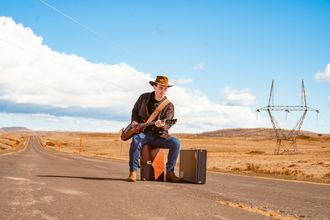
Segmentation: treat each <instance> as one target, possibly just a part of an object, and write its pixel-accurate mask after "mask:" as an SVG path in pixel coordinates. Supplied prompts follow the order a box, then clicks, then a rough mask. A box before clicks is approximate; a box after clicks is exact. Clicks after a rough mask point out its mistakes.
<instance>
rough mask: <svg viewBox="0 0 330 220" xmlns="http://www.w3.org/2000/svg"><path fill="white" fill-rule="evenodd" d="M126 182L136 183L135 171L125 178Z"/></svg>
mask: <svg viewBox="0 0 330 220" xmlns="http://www.w3.org/2000/svg"><path fill="white" fill-rule="evenodd" d="M127 181H128V182H136V172H135V171H130V172H129V176H128V178H127Z"/></svg>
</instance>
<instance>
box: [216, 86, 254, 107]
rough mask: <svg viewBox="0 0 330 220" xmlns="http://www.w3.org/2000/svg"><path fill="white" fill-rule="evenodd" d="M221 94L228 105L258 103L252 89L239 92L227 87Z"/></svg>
mask: <svg viewBox="0 0 330 220" xmlns="http://www.w3.org/2000/svg"><path fill="white" fill-rule="evenodd" d="M221 92H222V94H223V97H224V101H225V103H226V104H227V105H238V106H241V105H251V104H253V103H254V102H255V101H256V97H255V96H254V95H252V94H251V92H250V89H241V90H237V89H234V88H231V87H225V88H223V89H222V91H221Z"/></svg>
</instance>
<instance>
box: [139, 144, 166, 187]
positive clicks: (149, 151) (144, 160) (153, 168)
mask: <svg viewBox="0 0 330 220" xmlns="http://www.w3.org/2000/svg"><path fill="white" fill-rule="evenodd" d="M140 166H141V180H144V181H164V151H163V150H162V149H160V148H157V147H153V146H151V145H144V146H143V147H142V150H141V159H140Z"/></svg>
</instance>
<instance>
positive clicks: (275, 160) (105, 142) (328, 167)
mask: <svg viewBox="0 0 330 220" xmlns="http://www.w3.org/2000/svg"><path fill="white" fill-rule="evenodd" d="M175 136H177V137H178V138H179V139H180V141H181V148H182V149H189V148H203V149H207V151H208V155H207V157H208V161H207V168H208V170H212V171H219V172H229V173H238V174H244V175H256V176H266V177H276V178H285V179H294V180H305V181H314V182H323V183H330V137H329V136H323V135H314V136H308V137H307V135H304V136H303V137H302V138H298V139H297V143H298V154H290V155H274V149H275V143H276V141H275V139H273V138H271V137H267V136H253V137H251V136H250V137H210V136H203V135H187V134H176V135H175ZM39 137H40V140H41V143H42V144H43V146H45V147H47V148H49V149H52V150H55V151H58V150H60V151H62V152H66V153H74V154H81V155H84V156H88V157H102V158H112V159H117V160H123V161H128V151H129V144H130V141H126V142H123V141H121V140H120V138H119V135H118V134H117V133H71V132H44V133H39ZM80 138H81V140H82V144H81V148H80ZM0 142H1V139H0ZM0 146H1V145H0ZM165 153H167V150H165Z"/></svg>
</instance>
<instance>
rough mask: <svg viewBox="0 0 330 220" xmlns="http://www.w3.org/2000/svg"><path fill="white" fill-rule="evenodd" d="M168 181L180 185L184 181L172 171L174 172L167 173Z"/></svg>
mask: <svg viewBox="0 0 330 220" xmlns="http://www.w3.org/2000/svg"><path fill="white" fill-rule="evenodd" d="M166 181H167V182H172V183H180V182H182V179H181V178H179V177H177V176H176V175H175V173H174V172H173V171H172V172H168V173H166Z"/></svg>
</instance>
